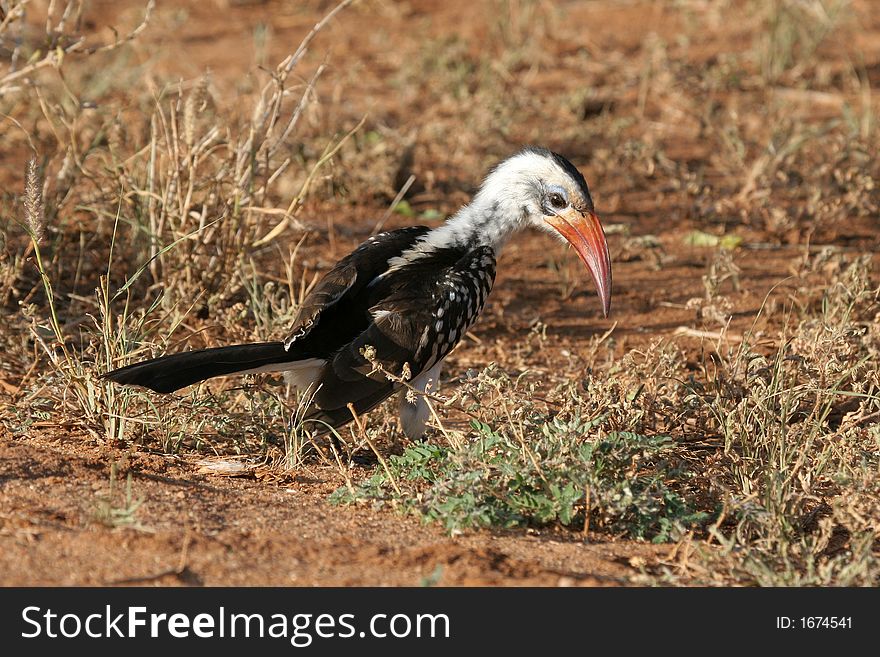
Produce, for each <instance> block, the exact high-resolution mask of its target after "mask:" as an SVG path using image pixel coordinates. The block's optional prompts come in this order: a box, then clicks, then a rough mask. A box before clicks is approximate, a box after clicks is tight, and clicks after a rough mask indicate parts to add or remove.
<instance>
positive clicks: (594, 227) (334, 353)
mask: <svg viewBox="0 0 880 657" xmlns="http://www.w3.org/2000/svg"><path fill="white" fill-rule="evenodd" d="M528 226H535V227H538V228H542V229H547V230H550V229H552V230H553V231H556V232H557V233H559V234H560V235H561V236H562V237H563V238H565V240H567V241H568V242H569V243H570V244H571V245H572V246H573V247H574V249H575V251H577V253H578V255H579V256H580V258H581V260H583V262H584V264H585V265H586V266H587V268H588V269H589V271H590V274H591V275H592V278H593V281H594V282H595V284H596V288H597V290H598V293H599V298H600V299H601V301H602V312H603V314H604V315H605V316H607V315H608V310H609V307H610V302H611V261H610V258H609V255H608V245H607V243H606V241H605V234H604V232H603V230H602V226H601V224H600V223H599V219H598V217H597V216H596V214H595V212H594V210H593V200H592V198H591V197H590V191H589V189H588V188H587V183H586V181H585V180H584V177H583V176H582V175H581V174H580V172H579V171H578V170H577V169H576V168H575V167H574V166H573V165H572V164H571V163H570V162H569V161H568V160H566V159H565V158H564V157H562V156H561V155H557V154H556V153H553V152H551V151H548V150H546V149H543V148H526V149H525V150H523V151H521V152H519V153H517V154H516V155H514V156H513V157H510V158H509V159H507V160H504V161H503V162H501V163H500V164H499V165H498V166H496V167H495V168H494V169H493V170H492V171H491V172H490V173H489V175H488V176H487V177H486V179H485V181H484V182H483V185H482V187H481V188H480V190H479V191H478V192H477V194H476V196H475V197H474V198H473V200H472V201H471V203H470V204H469V205H466V206H464V207H463V208H461V209H460V210H459V211H458V212H457V213H456V214H455V215H454V216H452V217H451V218H450V219H449V220H448V221H446V223H445V224H443V225H442V226H439V227H437V228H434V229H431V228H427V227H425V226H413V227H411V228H401V229H398V230H391V231H388V232H385V233H381V234H379V235H376V236H374V237H371V238H370V239H368V240H367V241H366V242H364V243H363V244H361V245H360V246H359V247H357V248H356V249H355V250H354V251H353V252H352V253H350V254H349V255H347V256H346V257H344V258H343V259H342V260H340V261H339V262H338V263H336V265H335V266H334V267H333V269H331V270H330V271H329V272H327V274H326V275H325V276H324V277H323V278H322V279H321V280H320V281H319V282H318V284H317V285H316V286H315V288H314V289H313V290H312V291H311V293H309V294H308V295H307V297H306V298H305V299H304V300H303V302H302V305H301V306H300V308H299V310H298V314H297V317H296V320H295V322H294V324H293V328H292V329H291V331H290V334H289V335H288V336H287V338H286V339H285V340H284V341H283V342H260V343H254V344H241V345H233V346H230V347H216V348H213V349H202V350H198V351H189V352H184V353H179V354H174V355H171V356H163V357H161V358H156V359H153V360H148V361H145V362H142V363H136V364H134V365H129V366H128V367H123V368H121V369H117V370H114V371H112V372H110V373H108V374H107V375H106V378H108V379H110V380H111V381H115V382H117V383H122V384H133V385H139V386H144V387H146V388H150V389H151V390H155V391H156V392H163V393H168V392H173V391H175V390H178V389H180V388H184V387H186V386H189V385H192V384H193V383H197V382H198V381H203V380H205V379H209V378H212V377H216V376H227V375H230V374H246V373H254V372H285V376H286V377H287V379H288V381H289V382H290V383H292V384H293V385H295V386H296V387H298V388H300V389H302V390H309V391H310V393H309V394H311V406H310V408H309V410H308V412H307V414H306V419H307V420H315V421H319V422H323V423H326V425H329V426H331V427H340V426H342V425H344V424H346V423H347V422H349V421H350V420H352V411H351V409H350V408H349V405H351V407H352V408H353V409H354V411H355V412H356V413H357V414H359V415H360V414H363V413H366V412H367V411H369V410H370V409H372V408H373V407H375V406H376V405H377V404H379V403H380V402H382V401H383V400H384V399H386V398H387V397H389V396H390V395H392V394H393V393H394V392H396V391H398V390H400V389H401V387H402V384H401V383H399V380H398V382H395V381H394V380H392V378H398V379H399V378H400V376H401V374H403V373H404V372H406V371H408V372H409V374H410V378H409V381H408V385H409V386H410V387H412V388H413V389H415V390H416V391H419V392H427V391H430V390H433V389H436V387H437V381H438V378H439V376H440V368H441V366H442V364H443V359H444V358H445V357H446V356H447V355H448V354H449V352H450V351H452V348H453V347H455V345H456V344H458V342H459V341H460V340H461V338H462V337H463V336H464V334H465V333H466V332H467V330H468V329H469V328H470V326H471V325H472V324H473V323H474V321H475V320H476V319H477V317H478V316H479V315H480V312H482V310H483V306H484V305H485V303H486V297H488V296H489V291H490V290H491V289H492V283H493V282H494V280H495V260H496V258H497V257H498V254H499V252H500V250H501V248H502V246H503V245H504V243H505V242H506V241H507V239H508V238H509V237H510V236H511V235H512V234H513V233H515V232H517V231H519V230H520V229H522V228H526V227H528ZM367 347H371V348H372V349H371V350H367V349H366V348H367ZM365 354H366V355H365ZM376 364H378V365H381V368H377V367H375V365H376ZM382 370H384V372H383V371H382ZM386 373H390V374H392V375H393V377H392V378H389V377H388V376H387V375H386ZM413 399H414V401H413ZM428 413H429V408H428V403H427V402H426V400H425V399H424V398H423V397H421V396H419V395H409V396H407V395H406V390H404V391H403V394H401V398H400V420H401V426H402V428H403V431H404V433H405V434H406V435H407V436H408V437H410V438H419V437H421V436H422V435H423V433H424V431H425V423H426V421H427V419H428ZM326 425H324V426H326Z"/></svg>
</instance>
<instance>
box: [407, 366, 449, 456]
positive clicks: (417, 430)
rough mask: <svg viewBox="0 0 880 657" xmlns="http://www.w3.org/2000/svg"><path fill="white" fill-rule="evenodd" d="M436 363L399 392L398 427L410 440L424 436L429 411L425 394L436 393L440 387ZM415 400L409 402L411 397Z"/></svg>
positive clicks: (438, 370)
mask: <svg viewBox="0 0 880 657" xmlns="http://www.w3.org/2000/svg"><path fill="white" fill-rule="evenodd" d="M441 367H442V363H437V364H436V365H434V367H432V368H431V369H430V370H428V371H427V372H423V373H422V374H419V375H418V376H417V377H416V378H414V379H413V381H412V383H411V384H410V386H408V387H405V388H404V389H403V390H401V391H400V411H399V412H400V427H401V429H403V433H404V434H405V435H406V437H407V438H409V439H410V440H419V439H421V438H422V436H424V434H425V425H426V424H427V422H428V416H429V415H430V414H431V409H430V407H429V406H428V400H427V399H425V396H424V395H425V394H426V393H429V392H436V391H437V390H438V388H439V387H440V369H441ZM413 396H415V399H414V400H412V401H410V400H411V399H412V397H413Z"/></svg>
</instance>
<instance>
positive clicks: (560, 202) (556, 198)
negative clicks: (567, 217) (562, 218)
mask: <svg viewBox="0 0 880 657" xmlns="http://www.w3.org/2000/svg"><path fill="white" fill-rule="evenodd" d="M547 198H548V200H549V201H550V205H552V206H553V207H554V208H556V209H557V210H562V209H563V208H565V207H566V206H567V205H568V203H567V202H566V200H565V198H564V197H563V196H562V194H557V193H556V192H553V193H551V194H550V196H548V197H547Z"/></svg>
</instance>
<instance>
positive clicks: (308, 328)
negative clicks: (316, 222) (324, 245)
mask: <svg viewBox="0 0 880 657" xmlns="http://www.w3.org/2000/svg"><path fill="white" fill-rule="evenodd" d="M429 230H430V229H429V228H427V227H426V226H411V227H408V228H400V229H398V230H390V231H387V232H384V233H380V234H378V235H375V236H373V237H371V238H370V239H368V240H366V241H365V242H364V243H363V244H361V245H360V246H358V247H357V248H356V249H355V250H354V251H352V252H351V253H350V254H349V255H347V256H345V257H344V258H342V260H340V261H339V262H337V263H336V264H335V265H334V266H333V268H332V269H331V270H330V271H328V272H327V273H326V274H325V275H324V276H323V277H322V278H321V280H320V281H319V282H318V283H317V285H316V286H315V288H314V289H313V290H312V291H311V292H309V294H308V295H306V298H305V299H303V301H302V303H301V304H300V307H299V309H298V311H297V315H296V318H295V320H294V322H293V325H292V326H291V329H290V333H289V334H288V336H287V338H285V340H284V348H285V349H286V350H287V351H288V352H289V353H290V355H291V360H295V359H305V358H322V359H326V358H328V357H329V356H332V355H333V354H334V353H335V352H336V351H337V350H338V349H339V348H340V347H342V346H343V345H345V344H347V343H348V342H349V341H351V340H352V339H354V338H355V337H357V336H358V335H359V334H360V333H361V332H363V331H364V330H365V329H366V328H367V326H368V324H369V322H370V316H369V312H368V309H369V305H370V301H369V296H370V295H369V294H368V292H367V288H368V286H369V285H370V283H372V282H373V281H374V280H375V279H376V278H377V277H378V276H380V275H381V274H383V273H384V272H385V271H386V270H387V269H388V260H389V259H391V258H394V257H397V256H399V255H400V254H401V253H403V252H404V251H405V250H406V249H408V248H410V247H411V246H412V245H413V244H414V243H415V242H416V240H418V239H419V238H420V237H422V236H423V235H425V234H426V233H427V232H428V231H429ZM319 325H320V330H316V328H317V327H318V326H319Z"/></svg>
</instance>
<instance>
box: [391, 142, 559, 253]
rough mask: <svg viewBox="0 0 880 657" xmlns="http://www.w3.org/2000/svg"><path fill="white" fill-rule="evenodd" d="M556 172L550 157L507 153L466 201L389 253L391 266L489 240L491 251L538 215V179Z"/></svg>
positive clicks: (484, 244) (529, 153) (485, 244)
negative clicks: (395, 254) (402, 249)
mask: <svg viewBox="0 0 880 657" xmlns="http://www.w3.org/2000/svg"><path fill="white" fill-rule="evenodd" d="M558 174H559V170H558V167H557V166H556V164H555V163H554V162H552V161H551V160H550V159H548V158H547V157H545V156H544V155H541V154H540V153H537V152H534V151H531V150H525V151H522V152H521V153H518V154H516V155H514V156H513V157H511V158H508V159H507V160H505V161H504V162H502V163H501V164H499V165H498V166H497V167H496V168H495V169H494V170H493V171H492V172H491V173H489V175H488V176H486V179H485V180H484V181H483V184H482V186H481V187H480V190H479V191H478V192H477V194H476V196H474V198H473V200H472V201H471V202H470V203H469V204H468V205H465V206H464V207H463V208H461V209H460V210H459V211H458V212H456V213H455V214H454V215H453V216H452V217H450V218H449V219H448V220H447V221H446V223H444V224H443V225H442V226H438V227H437V228H435V229H434V230H432V231H431V232H429V233H428V234H427V235H425V236H424V237H423V238H422V239H421V240H419V241H418V242H417V243H416V244H415V246H413V248H412V249H410V250H409V251H408V252H406V253H404V254H403V256H402V257H401V258H395V259H394V261H393V262H392V266H394V265H397V266H400V265H402V264H404V263H405V262H409V261H411V260H413V259H415V258H419V257H420V256H422V255H425V254H428V253H431V252H432V251H434V250H436V249H443V248H455V247H469V248H474V247H477V246H491V247H492V249H493V250H494V251H495V254H496V256H497V255H498V254H499V253H500V251H501V248H502V247H503V246H504V244H505V242H507V240H508V238H509V237H510V236H511V235H513V234H514V233H516V232H517V231H519V230H521V229H522V228H524V227H525V226H526V225H528V224H529V222H530V220H531V219H532V218H538V217H540V216H541V208H540V201H539V199H540V196H541V195H540V186H541V183H540V181H541V180H542V179H544V178H550V177H552V176H554V175H558Z"/></svg>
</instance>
